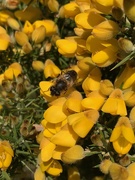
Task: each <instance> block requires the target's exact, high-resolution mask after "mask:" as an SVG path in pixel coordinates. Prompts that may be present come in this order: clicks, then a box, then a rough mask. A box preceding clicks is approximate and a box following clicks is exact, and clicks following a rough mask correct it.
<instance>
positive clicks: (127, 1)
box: [123, 0, 135, 22]
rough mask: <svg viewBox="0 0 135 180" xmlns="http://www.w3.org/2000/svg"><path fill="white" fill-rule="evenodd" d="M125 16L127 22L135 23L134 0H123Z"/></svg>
mask: <svg viewBox="0 0 135 180" xmlns="http://www.w3.org/2000/svg"><path fill="white" fill-rule="evenodd" d="M123 5H124V10H125V14H126V16H127V17H128V19H129V20H131V21H133V22H135V1H134V0H124V1H123Z"/></svg>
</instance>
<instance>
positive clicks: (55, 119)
mask: <svg viewBox="0 0 135 180" xmlns="http://www.w3.org/2000/svg"><path fill="white" fill-rule="evenodd" d="M54 114H55V116H54ZM66 117H67V116H66V115H65V114H64V112H63V107H62V106H55V105H53V106H51V107H49V108H48V109H47V110H46V111H45V113H44V118H45V119H46V121H48V122H50V123H54V124H56V123H59V122H61V121H63V120H65V119H66Z"/></svg>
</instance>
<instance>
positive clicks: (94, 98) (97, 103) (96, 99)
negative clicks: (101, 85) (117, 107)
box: [81, 91, 105, 110]
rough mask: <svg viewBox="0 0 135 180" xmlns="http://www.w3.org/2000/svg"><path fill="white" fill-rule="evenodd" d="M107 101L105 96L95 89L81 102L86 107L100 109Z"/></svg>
mask: <svg viewBox="0 0 135 180" xmlns="http://www.w3.org/2000/svg"><path fill="white" fill-rule="evenodd" d="M104 101H105V97H104V96H103V95H101V94H100V93H99V92H98V91H93V92H91V93H89V94H88V97H87V98H84V99H83V100H82V102H81V104H82V107H83V108H84V109H96V110H99V109H100V108H101V106H102V105H103V103H104Z"/></svg>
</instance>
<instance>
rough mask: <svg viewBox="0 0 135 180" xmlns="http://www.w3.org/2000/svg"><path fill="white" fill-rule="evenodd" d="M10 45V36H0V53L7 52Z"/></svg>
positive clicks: (4, 34)
mask: <svg viewBox="0 0 135 180" xmlns="http://www.w3.org/2000/svg"><path fill="white" fill-rule="evenodd" d="M9 43H10V37H9V35H8V34H6V33H3V34H0V51H3V50H6V49H7V48H8V46H9Z"/></svg>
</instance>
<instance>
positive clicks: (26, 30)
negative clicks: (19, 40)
mask: <svg viewBox="0 0 135 180" xmlns="http://www.w3.org/2000/svg"><path fill="white" fill-rule="evenodd" d="M33 30H34V29H33V26H32V24H31V23H30V22H29V21H25V24H24V27H23V32H24V33H25V34H27V35H28V37H29V36H31V33H32V32H33Z"/></svg>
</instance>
